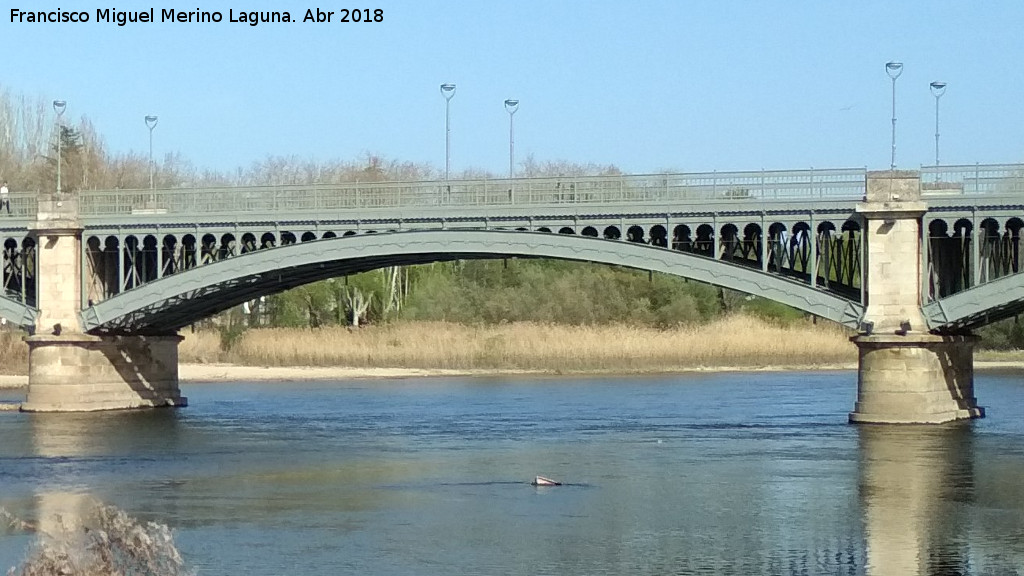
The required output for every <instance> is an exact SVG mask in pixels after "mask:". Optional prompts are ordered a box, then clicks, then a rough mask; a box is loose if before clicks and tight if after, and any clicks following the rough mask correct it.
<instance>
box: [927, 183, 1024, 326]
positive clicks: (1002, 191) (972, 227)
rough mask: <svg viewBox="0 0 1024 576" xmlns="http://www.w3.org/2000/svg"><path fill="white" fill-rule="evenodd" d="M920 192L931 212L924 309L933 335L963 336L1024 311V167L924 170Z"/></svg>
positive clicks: (928, 231)
mask: <svg viewBox="0 0 1024 576" xmlns="http://www.w3.org/2000/svg"><path fill="white" fill-rule="evenodd" d="M954 168H955V169H956V170H959V172H955V173H954V174H953V177H952V178H950V179H949V180H943V179H942V178H941V176H943V175H944V176H947V177H948V176H950V172H951V171H952V170H953V169H954ZM996 168H999V169H998V170H997V169H996ZM958 175H959V178H958V177H957V176H958ZM921 185H922V190H923V192H924V193H925V194H926V199H927V201H928V206H929V211H928V213H927V214H925V216H924V221H923V229H924V230H925V232H926V233H925V235H924V237H925V242H923V243H922V259H923V262H924V264H925V274H923V279H922V286H921V293H922V300H923V302H922V304H923V307H922V308H923V311H924V314H925V318H926V320H927V321H928V325H929V327H930V328H931V329H932V331H934V332H938V333H960V332H964V331H967V330H971V329H973V328H977V327H979V326H983V325H985V324H988V323H991V322H995V321H997V320H1001V319H1004V318H1007V317H1011V316H1015V315H1017V314H1019V313H1020V312H1022V311H1024V295H1021V294H1018V285H1021V284H1024V277H1022V276H1019V273H1020V272H1021V271H1022V262H1021V247H1022V243H1024V237H1022V229H1024V167H1022V166H1001V167H984V166H962V167H950V168H947V169H946V170H945V171H943V172H941V173H938V174H929V173H928V171H927V169H926V170H923V171H922V184H921Z"/></svg>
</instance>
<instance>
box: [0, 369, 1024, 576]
mask: <svg viewBox="0 0 1024 576" xmlns="http://www.w3.org/2000/svg"><path fill="white" fill-rule="evenodd" d="M976 386H977V394H978V397H979V403H980V404H981V405H983V406H986V407H987V408H988V412H989V417H988V418H986V419H983V420H979V421H975V422H971V423H966V424H958V425H948V426H929V427H917V426H910V427H889V426H852V425H850V424H847V421H846V418H847V413H848V412H849V411H850V409H851V408H852V406H853V403H854V399H855V396H856V375H855V374H854V373H852V372H796V373H794V372H790V373H722V374H693V375H673V376H656V377H585V378H584V377H577V378H524V377H500V378H467V379H442V378H427V379H407V380H365V381H346V382H287V383H284V382H281V383H230V384H190V385H184V386H183V392H184V393H185V394H186V395H187V396H188V397H189V400H190V403H191V406H189V407H188V408H185V409H181V410H161V411H148V412H131V413H101V414H20V413H0V507H4V508H6V509H8V510H10V511H11V512H13V513H14V514H16V515H18V516H20V517H22V518H25V519H27V520H32V521H34V520H36V519H38V518H39V517H41V516H42V517H45V516H48V515H49V513H50V512H52V511H53V510H60V509H61V506H63V505H65V504H66V503H67V502H68V501H75V500H76V499H83V498H86V497H88V498H96V499H98V500H100V501H102V502H106V503H110V504H114V505H116V506H118V507H120V508H122V509H124V510H125V511H127V512H128V513H130V514H132V515H135V516H137V517H139V518H142V519H145V520H156V521H159V522H162V523H165V524H167V525H169V526H170V527H171V528H172V529H173V530H174V533H175V537H176V541H177V545H178V548H179V549H180V550H181V552H182V554H183V555H184V556H185V559H186V561H187V563H188V564H189V565H190V566H191V567H193V568H194V569H195V570H196V571H197V573H198V574H217V575H221V574H245V575H247V576H255V575H279V574H359V575H361V576H371V575H388V576H393V575H396V574H402V575H405V574H410V575H411V574H416V575H438V576H442V575H443V576H451V575H453V574H459V575H463V574H487V575H491V574H515V575H519V574H522V575H537V574H551V575H576V574H580V575H582V574H596V575H601V574H609V575H610V574H630V575H636V574H641V575H646V574H651V575H654V574H659V575H660V574H679V575H691V574H692V575H698V574H699V575H707V574H722V575H727V574H735V575H743V576H747V575H755V574H786V575H789V574H793V575H797V574H800V575H816V574H842V575H862V574H863V575H871V576H888V575H893V576H896V575H898V576H907V575H913V574H921V575H924V574H928V575H932V574H935V575H940V574H941V575H945V574H963V575H972V576H980V575H989V574H991V575H1000V576H1001V575H1005V574H1022V573H1024V482H1022V479H1024V419H1022V418H1021V416H1022V414H1024V377H1022V376H1021V375H1020V374H993V373H981V374H979V375H978V376H977V382H976ZM535 474H541V475H544V476H549V477H552V478H555V479H558V480H561V481H563V482H564V483H565V484H564V485H563V486H558V487H533V486H531V485H530V484H529V481H530V480H531V479H532V478H533V476H534V475H535ZM28 545H29V537H28V536H26V535H22V534H17V533H14V532H12V531H10V530H8V531H6V532H4V531H0V573H2V572H3V571H5V570H6V569H7V568H8V567H10V566H13V565H16V564H17V563H18V562H19V561H20V560H21V559H22V558H23V557H24V555H25V553H26V549H27V547H28Z"/></svg>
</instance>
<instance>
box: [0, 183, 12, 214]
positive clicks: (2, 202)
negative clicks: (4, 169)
mask: <svg viewBox="0 0 1024 576" xmlns="http://www.w3.org/2000/svg"><path fill="white" fill-rule="evenodd" d="M4 206H6V207H7V215H8V216H10V215H11V191H10V190H8V189H7V180H4V185H3V186H0V210H3V209H4Z"/></svg>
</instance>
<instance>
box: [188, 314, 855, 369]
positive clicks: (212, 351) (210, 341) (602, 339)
mask: <svg viewBox="0 0 1024 576" xmlns="http://www.w3.org/2000/svg"><path fill="white" fill-rule="evenodd" d="M848 338H849V336H848V334H847V333H846V332H845V331H844V330H843V329H842V328H840V327H839V326H835V325H812V324H810V323H799V324H794V325H790V326H779V325H775V324H771V323H768V322H765V321H762V320H759V319H756V318H751V317H745V316H733V317H730V318H726V319H723V320H719V321H716V322H712V323H710V324H704V325H699V326H688V327H680V328H676V329H670V330H658V329H654V328H643V327H631V326H563V325H544V324H533V323H514V324H502V325H496V326H466V325H461V324H450V323H445V322H418V323H399V324H392V325H387V326H370V327H364V328H361V329H359V330H349V329H347V328H343V327H328V328H321V329H316V330H309V329H295V328H292V329H288V328H268V329H259V330H249V331H248V332H246V333H245V334H244V335H243V336H242V337H241V338H240V339H239V340H238V341H237V342H236V343H235V345H234V346H233V347H232V349H231V351H230V352H226V353H223V352H219V342H220V339H219V336H218V335H217V334H216V333H202V332H200V333H195V334H185V341H184V342H183V344H182V347H181V353H180V358H181V361H182V362H206V363H210V362H230V363H235V364H245V365H258V366H348V367H373V368H421V369H477V370H480V369H483V370H486V369H510V370H543V371H555V372H557V371H587V370H624V371H665V370H679V369H692V368H701V367H737V368H752V367H760V366H822V365H835V364H849V363H853V362H856V358H857V356H856V348H855V347H854V346H853V344H851V343H850V342H849V339H848Z"/></svg>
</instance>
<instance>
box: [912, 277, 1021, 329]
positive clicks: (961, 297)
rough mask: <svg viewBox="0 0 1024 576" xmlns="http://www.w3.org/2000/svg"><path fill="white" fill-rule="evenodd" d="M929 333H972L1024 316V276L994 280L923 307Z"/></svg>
mask: <svg viewBox="0 0 1024 576" xmlns="http://www.w3.org/2000/svg"><path fill="white" fill-rule="evenodd" d="M921 310H922V312H924V317H925V320H926V321H927V322H928V329H929V330H931V331H932V332H940V333H950V332H962V331H966V330H972V329H974V328H979V327H981V326H985V325H986V324H991V323H993V322H997V321H999V320H1003V319H1006V318H1010V317H1013V316H1015V315H1017V314H1020V313H1022V312H1024V274H1021V273H1018V274H1013V275H1011V276H1004V277H1002V278H998V279H996V280H990V281H989V282H986V283H984V284H981V285H979V286H976V287H974V288H969V289H967V290H963V291H961V292H957V293H955V294H953V295H951V296H947V297H945V298H942V299H940V300H935V301H932V302H929V303H928V304H925V305H924V306H922V307H921Z"/></svg>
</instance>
